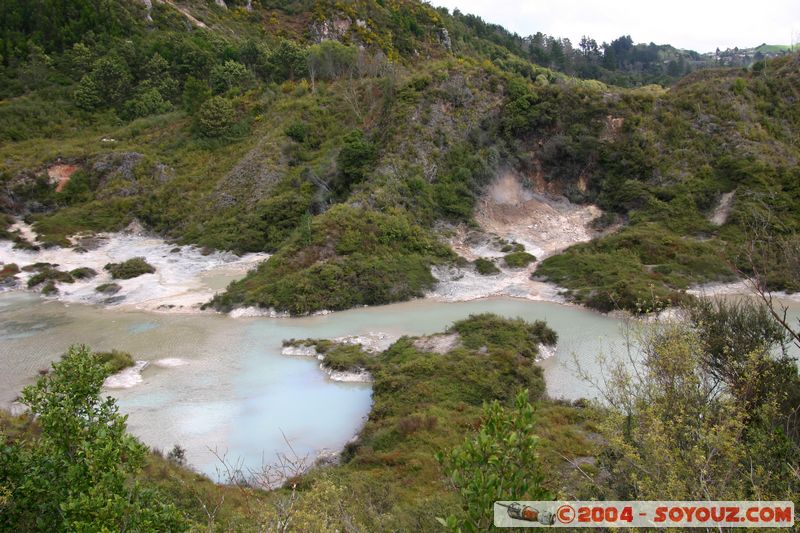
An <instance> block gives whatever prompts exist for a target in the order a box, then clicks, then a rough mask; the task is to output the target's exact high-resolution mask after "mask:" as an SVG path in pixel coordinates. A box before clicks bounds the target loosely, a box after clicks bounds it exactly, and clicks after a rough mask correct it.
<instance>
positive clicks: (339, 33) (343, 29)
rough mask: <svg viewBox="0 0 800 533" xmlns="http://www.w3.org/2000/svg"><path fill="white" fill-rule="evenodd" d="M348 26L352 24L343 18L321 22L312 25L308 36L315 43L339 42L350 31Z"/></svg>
mask: <svg viewBox="0 0 800 533" xmlns="http://www.w3.org/2000/svg"><path fill="white" fill-rule="evenodd" d="M350 26H352V22H350V20H349V19H345V18H340V19H329V20H323V21H320V22H315V23H314V24H312V25H311V28H310V29H309V34H310V35H311V40H313V41H314V42H315V43H321V42H322V41H340V40H342V38H343V37H344V36H346V35H347V33H348V32H349V31H350Z"/></svg>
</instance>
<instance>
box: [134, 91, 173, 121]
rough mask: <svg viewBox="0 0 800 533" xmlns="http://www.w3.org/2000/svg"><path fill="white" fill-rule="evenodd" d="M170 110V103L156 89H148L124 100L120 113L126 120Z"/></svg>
mask: <svg viewBox="0 0 800 533" xmlns="http://www.w3.org/2000/svg"><path fill="white" fill-rule="evenodd" d="M171 110H172V103H171V102H170V101H169V100H164V98H163V97H162V96H161V93H160V92H159V91H158V89H155V88H153V89H148V90H146V91H144V92H141V93H140V94H138V95H137V96H136V97H135V98H133V99H131V100H128V101H127V102H125V105H124V106H123V107H122V114H123V116H124V117H125V118H127V119H128V120H132V119H135V118H139V117H146V116H148V115H159V114H161V113H166V112H167V111H171Z"/></svg>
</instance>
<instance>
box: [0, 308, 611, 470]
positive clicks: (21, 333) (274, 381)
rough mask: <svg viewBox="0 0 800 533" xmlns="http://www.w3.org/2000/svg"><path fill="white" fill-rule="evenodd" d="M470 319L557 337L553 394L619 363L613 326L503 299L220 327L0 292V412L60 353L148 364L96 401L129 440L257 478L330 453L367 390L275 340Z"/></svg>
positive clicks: (425, 329) (356, 418)
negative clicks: (493, 319) (110, 411)
mask: <svg viewBox="0 0 800 533" xmlns="http://www.w3.org/2000/svg"><path fill="white" fill-rule="evenodd" d="M481 312H494V313H498V314H501V315H505V316H509V317H517V316H519V317H522V318H525V319H526V320H535V319H544V320H547V321H548V323H549V324H550V325H551V326H552V327H553V328H554V329H555V330H556V331H557V332H558V334H559V336H560V341H559V344H558V349H557V351H556V353H555V355H554V356H552V357H550V358H549V359H546V360H545V361H543V362H542V363H541V364H542V366H543V367H544V368H545V373H546V376H547V383H548V392H549V393H550V394H551V395H552V396H556V397H565V398H579V397H585V396H594V391H593V390H592V388H591V387H590V386H589V385H588V384H586V383H584V382H582V381H581V380H580V379H578V378H577V377H576V376H575V375H574V374H573V373H572V371H571V370H570V368H571V367H572V365H573V358H574V357H577V358H578V359H580V360H582V361H583V362H584V363H585V364H586V366H587V367H588V368H589V369H590V370H591V368H593V367H594V366H593V365H595V364H596V363H595V356H596V355H597V354H598V353H599V352H600V351H605V352H611V351H614V350H615V348H616V351H617V352H620V353H621V340H622V337H621V330H620V325H621V322H620V321H619V320H616V319H613V318H609V317H606V316H603V315H599V314H597V313H593V312H590V311H586V310H584V309H581V308H578V307H572V306H564V305H559V304H554V303H546V302H533V301H526V300H518V299H510V298H497V299H485V300H475V301H471V302H460V303H444V302H433V301H429V300H417V301H413V302H406V303H402V304H395V305H387V306H382V307H373V308H362V309H355V310H350V311H344V312H340V313H332V314H328V315H321V316H312V317H304V318H264V317H258V318H231V317H228V316H224V315H216V314H166V313H153V312H146V311H138V310H123V309H105V308H101V307H99V306H90V305H76V304H69V303H64V302H59V301H53V300H43V299H42V298H40V297H39V296H38V295H35V294H31V293H22V292H6V293H0V354H2V355H0V357H1V358H2V359H0V366H1V367H2V372H0V402H2V404H3V406H4V407H6V408H7V407H9V406H11V402H13V400H14V398H15V397H16V395H17V394H18V393H19V391H20V390H21V388H22V387H23V386H25V385H27V384H29V383H32V382H33V381H34V380H35V377H36V375H37V371H38V370H39V369H42V368H47V367H48V366H49V365H50V362H52V361H54V360H55V359H57V358H58V357H59V355H60V354H62V353H63V352H64V351H65V350H66V349H67V348H68V347H69V345H71V344H74V343H83V344H87V345H89V346H91V347H92V348H93V349H97V350H110V349H112V348H116V349H120V350H125V351H128V352H130V353H131V354H133V355H134V357H135V358H136V359H137V360H141V361H147V363H148V364H147V365H146V366H145V367H144V369H143V370H142V371H141V373H140V374H137V373H135V372H131V373H129V375H128V376H126V377H127V378H128V379H127V380H126V379H123V380H120V381H121V382H120V383H117V385H123V386H124V385H128V387H127V388H107V389H106V391H107V392H108V394H110V395H112V396H114V397H115V398H117V400H118V401H119V404H120V407H121V410H122V412H124V413H126V414H128V415H129V418H128V426H129V430H130V431H131V432H132V433H133V434H134V435H136V436H137V437H139V438H140V439H141V440H142V441H143V442H145V443H146V444H147V445H149V446H152V447H157V448H161V449H163V450H169V449H170V448H172V446H173V445H174V444H180V445H181V446H183V447H184V448H186V450H187V458H188V460H189V463H190V464H191V465H192V466H194V467H195V468H196V469H198V470H200V471H201V472H204V473H206V474H208V475H210V476H212V477H214V478H217V469H218V468H219V467H220V466H221V465H220V463H219V461H218V459H217V455H220V456H225V457H226V461H227V462H230V463H235V464H241V465H243V466H245V467H250V468H258V467H259V466H260V465H261V464H262V463H267V464H271V463H273V462H274V459H275V454H276V453H287V452H288V451H289V450H288V445H287V442H286V441H288V442H289V443H290V444H291V446H292V448H294V450H295V451H296V452H297V453H298V454H300V455H305V454H309V455H311V456H314V455H316V454H318V453H320V452H323V451H325V450H329V451H337V450H339V449H341V448H342V447H343V446H344V445H345V444H346V443H347V441H348V440H350V439H351V438H352V437H353V436H354V435H355V434H356V433H357V432H358V430H359V429H360V427H361V425H362V424H363V422H364V420H365V417H366V416H367V414H368V413H369V409H370V405H371V400H370V394H371V392H370V387H369V385H367V384H360V383H340V382H333V381H331V380H330V379H329V378H328V377H327V375H326V374H325V373H324V372H322V371H321V370H320V369H319V367H318V362H317V361H316V360H313V359H308V358H303V357H287V356H284V355H281V354H280V350H281V342H282V341H283V340H284V339H288V338H305V337H326V338H330V337H338V336H344V335H362V334H368V333H370V332H381V333H387V334H390V335H404V334H408V335H419V334H426V333H434V332H437V331H440V330H442V329H444V328H445V327H447V326H448V325H449V324H451V323H452V322H453V321H455V320H458V319H461V318H465V317H467V316H469V315H470V314H474V313H481ZM138 380H140V381H139V382H138V383H137V381H138ZM284 436H285V439H284Z"/></svg>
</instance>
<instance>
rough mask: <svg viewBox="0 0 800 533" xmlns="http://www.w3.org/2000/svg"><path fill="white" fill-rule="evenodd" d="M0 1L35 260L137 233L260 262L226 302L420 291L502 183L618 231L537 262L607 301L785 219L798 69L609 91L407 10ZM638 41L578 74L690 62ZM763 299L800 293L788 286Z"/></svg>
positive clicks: (589, 296) (15, 191) (548, 45)
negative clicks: (89, 240) (769, 218)
mask: <svg viewBox="0 0 800 533" xmlns="http://www.w3.org/2000/svg"><path fill="white" fill-rule="evenodd" d="M6 6H7V9H5V10H4V15H7V16H4V18H3V19H2V22H0V24H2V26H0V35H2V39H3V41H2V42H3V43H4V44H3V46H4V48H3V58H2V59H3V68H2V71H0V76H1V77H2V82H1V83H0V87H2V89H0V90H1V91H2V97H3V100H2V101H0V140H2V143H0V162H2V163H0V164H1V165H2V166H1V167H0V172H1V173H2V174H0V208H1V209H2V210H3V212H4V213H5V214H6V215H13V216H19V217H23V218H25V219H26V220H28V221H30V222H33V223H35V228H36V230H37V231H38V232H39V234H40V237H41V239H42V241H43V243H44V245H63V246H67V245H70V241H69V239H68V237H69V236H70V235H73V234H75V233H76V232H86V231H89V232H91V231H105V230H119V229H122V228H124V227H125V226H126V225H127V224H129V223H130V222H131V221H133V220H134V219H135V220H138V221H139V222H141V223H142V224H143V225H144V226H145V227H146V228H148V229H150V230H152V231H155V232H158V233H160V234H162V235H164V236H165V237H168V238H171V239H175V240H177V241H178V242H182V243H194V244H198V245H200V246H203V247H207V248H209V249H228V250H233V251H235V252H249V251H268V252H271V253H273V254H274V255H273V257H272V258H271V259H270V260H269V261H267V262H265V263H264V264H263V265H261V266H260V267H259V269H258V270H257V271H255V272H253V273H251V274H250V275H249V276H248V277H247V278H245V279H244V280H242V281H241V282H237V283H234V284H233V285H232V286H231V287H230V288H229V290H228V291H227V292H226V293H225V294H223V295H221V296H219V297H218V298H216V299H215V301H214V305H215V306H216V307H218V308H220V309H230V308H231V307H233V306H238V305H259V306H264V307H274V308H276V309H278V310H286V311H290V312H294V313H306V312H313V311H317V310H320V309H345V308H348V307H352V306H355V305H362V304H380V303H386V302H392V301H398V300H404V299H408V298H411V297H415V296H420V295H422V294H424V293H425V292H426V291H428V290H430V289H431V288H433V287H434V286H435V284H436V279H434V278H433V276H432V275H431V267H432V266H435V265H447V264H459V263H460V262H461V261H462V260H461V259H459V258H458V257H457V256H456V255H455V253H454V252H453V251H452V250H451V249H450V248H449V247H448V246H447V245H446V244H444V239H443V237H444V233H446V231H447V228H448V227H449V228H452V227H454V226H455V225H458V224H472V223H473V215H474V210H475V208H476V205H477V199H478V198H479V197H480V196H481V194H482V193H483V191H484V190H485V189H486V186H487V185H488V184H489V183H491V182H492V181H493V180H494V178H495V177H496V176H497V175H498V174H499V173H501V172H506V171H509V170H511V171H513V172H515V173H516V174H518V175H519V176H521V177H522V178H523V179H524V180H525V181H526V182H527V183H528V185H529V186H531V187H535V186H541V185H542V184H546V188H547V189H548V190H549V191H551V192H554V193H559V194H562V195H564V196H566V197H568V198H569V199H571V200H572V201H574V202H578V203H595V204H597V205H598V206H599V207H600V208H602V209H603V210H604V211H605V213H606V214H605V215H604V217H603V218H602V219H601V220H599V221H598V222H597V224H598V227H614V228H621V229H619V230H618V231H617V232H616V233H614V234H612V235H609V236H607V237H604V238H602V239H600V240H598V241H596V242H592V243H589V244H584V245H578V246H575V247H573V248H571V249H569V250H567V251H566V252H565V253H564V254H561V255H557V256H554V257H551V258H549V259H548V260H546V261H545V262H544V263H543V264H542V265H541V266H540V267H539V272H538V274H539V275H540V276H543V277H546V278H548V279H550V280H553V281H556V282H558V283H559V284H561V285H563V286H565V287H567V288H569V289H570V290H571V296H572V297H573V298H575V299H576V300H578V301H582V302H586V303H588V304H589V305H592V306H594V307H597V308H600V309H611V308H614V307H623V308H627V309H637V308H638V307H639V305H640V304H641V303H642V302H644V303H645V304H646V305H663V304H665V303H666V302H667V301H670V300H674V299H677V298H680V297H681V291H682V290H683V289H685V288H686V287H688V286H689V285H690V284H692V283H699V282H705V281H714V280H727V279H731V278H732V276H733V269H734V267H740V268H747V267H748V265H746V264H741V263H739V262H737V261H738V259H737V258H738V257H739V252H740V251H741V247H742V245H743V244H744V243H745V241H746V234H745V230H746V228H747V227H748V224H749V223H748V220H750V219H751V218H752V217H753V216H754V215H756V214H757V213H759V212H760V210H761V209H762V206H764V205H766V206H768V207H769V209H771V210H772V211H773V212H774V213H777V214H780V216H781V217H782V220H783V223H784V225H785V227H784V229H783V230H781V231H784V230H785V231H786V232H790V231H791V230H793V228H795V226H796V225H797V224H798V223H800V213H798V212H797V210H796V209H795V207H794V206H797V205H800V204H798V200H800V198H798V197H797V194H798V192H797V189H796V187H795V184H796V183H798V179H797V178H798V174H797V172H798V170H797V168H798V166H797V161H798V160H800V153H799V152H798V142H799V141H798V135H797V131H798V130H799V129H800V116H799V115H798V113H799V111H798V109H799V107H798V105H797V102H798V87H800V83H798V81H799V80H798V72H799V71H800V68H798V61H800V60H798V56H797V55H786V56H784V57H780V58H776V59H773V60H770V61H769V62H768V63H764V62H763V61H762V62H760V63H756V64H755V65H754V66H753V68H751V69H747V70H743V69H706V70H699V71H695V72H693V73H691V74H690V75H689V76H687V77H684V78H682V79H681V80H680V81H679V82H678V83H677V84H675V85H674V87H673V88H672V89H670V90H664V89H663V88H661V87H658V86H652V85H651V86H646V87H641V88H622V87H616V86H612V85H607V84H605V83H603V82H600V81H597V80H581V79H577V78H574V77H571V76H569V75H567V74H565V72H567V73H568V72H570V68H573V67H574V66H575V65H577V63H576V64H573V67H569V65H568V64H566V63H565V64H560V63H558V62H557V61H555V60H554V57H555V56H553V52H554V51H556V50H558V49H559V48H558V47H559V46H561V45H564V42H563V41H562V42H561V45H558V44H555V43H557V42H558V40H552V39H551V38H549V37H548V38H545V37H542V39H544V40H543V41H541V42H540V40H537V39H538V38H534V39H533V40H530V41H526V40H525V39H518V38H516V37H515V36H513V35H510V34H508V32H505V30H502V29H499V28H497V27H494V26H491V25H487V24H485V23H484V22H482V21H480V19H477V18H476V17H470V16H467V15H462V14H460V13H454V14H452V15H451V14H448V13H447V12H446V11H444V10H441V9H434V8H432V7H430V6H429V5H427V4H425V3H420V2H416V1H412V0H396V1H393V2H375V1H368V0H361V1H357V2H352V3H347V4H341V3H338V2H332V1H323V2H312V1H299V0H298V1H294V2H289V3H286V2H277V1H269V0H261V1H260V2H256V1H255V0H254V1H253V2H246V1H237V2H234V1H230V0H229V1H227V3H225V2H216V1H212V0H209V1H205V0H192V1H186V2H171V1H170V2H159V1H156V0H153V1H152V2H142V3H139V2H127V1H126V2H122V1H117V0H68V1H58V2H56V1H54V0H38V2H37V9H35V10H34V9H29V7H30V4H29V3H28V2H23V1H21V0H14V1H11V0H9V2H7V3H6ZM39 8H40V9H39ZM534 37H535V36H534ZM526 42H527V44H525V43H526ZM541 43H544V44H541ZM615 43H616V44H615ZM540 44H541V46H540ZM595 44H596V43H595ZM653 46H655V45H652V46H650V45H646V46H644V45H633V42H632V40H630V39H629V38H624V39H621V40H618V41H614V43H611V44H610V45H609V48H607V49H605V48H604V50H606V52H607V53H604V54H602V55H601V56H597V55H596V47H595V46H594V45H593V44H592V43H591V40H589V39H587V40H586V41H585V42H584V43H582V48H581V49H582V50H584V52H582V53H581V56H582V57H583V59H581V61H583V63H581V64H582V65H584V66H587V65H595V66H598V65H597V62H598V61H600V66H599V67H598V68H601V69H605V70H600V71H599V72H600V73H601V74H602V75H601V76H599V77H600V78H602V79H606V78H607V76H606V74H608V73H614V72H615V73H616V74H614V76H616V75H620V76H622V78H624V79H622V78H620V80H621V83H622V82H624V84H626V85H628V84H633V85H637V84H639V83H644V82H646V81H647V82H649V81H652V78H651V77H650V74H647V72H649V70H648V68H649V67H646V65H648V64H649V65H651V66H653V68H655V65H659V67H658V69H663V68H666V69H667V70H669V65H670V64H671V63H670V62H671V61H673V60H674V61H676V62H680V58H681V57H684V56H686V54H687V53H685V52H682V51H677V50H675V49H673V48H671V47H655V48H653ZM615 47H616V48H615ZM617 48H618V49H619V50H618V51H615V52H614V54H616V56H615V60H614V61H613V62H611V61H610V60H609V59H608V54H610V53H611V52H610V50H617ZM688 54H689V55H688V56H686V57H689V56H691V53H688ZM572 57H573V58H574V57H577V56H572ZM669 57H673V58H677V59H669V60H668V58H669ZM648 58H649V59H648ZM532 60H533V61H532ZM665 61H666V63H665ZM603 62H606V63H607V64H606V66H605V67H603V66H602V63H603ZM543 65H545V66H543ZM687 65H688V63H687ZM548 66H549V67H555V68H549V67H548ZM575 68H577V67H575ZM687 69H688V67H687ZM659 72H662V70H659ZM662 73H663V72H662ZM676 73H677V72H676ZM653 75H656V73H655V71H654V72H653ZM659 75H660V74H659ZM631 76H633V78H631ZM612 79H617V78H614V77H613V76H612ZM55 164H60V165H67V166H68V167H69V168H70V169H72V170H71V172H72V171H74V173H71V174H69V176H67V177H64V175H63V173H60V174H58V175H56V174H55V173H54V172H53V171H50V172H49V170H50V169H51V168H52V167H53V165H55ZM62 171H63V167H62ZM49 174H52V175H53V176H56V177H51V176H50V175H49ZM56 182H58V183H59V184H60V185H59V186H58V189H56V187H57V183H56ZM537 184H539V185H537ZM730 192H735V195H734V196H733V197H728V196H726V198H734V199H733V200H731V202H732V204H731V205H730V214H729V216H728V217H727V218H725V220H724V223H723V224H722V225H715V224H714V223H712V222H710V218H711V216H712V214H713V211H714V210H715V209H716V208H717V207H718V203H719V201H720V199H721V198H723V196H722V195H723V194H724V193H730ZM4 220H7V221H8V223H10V221H11V219H10V218H9V217H8V216H6V217H4ZM4 225H5V224H4ZM4 231H5V232H6V237H8V238H12V239H16V240H17V241H18V244H19V245H20V246H24V245H25V244H24V242H22V241H23V240H24V239H22V237H21V236H20V235H15V234H9V233H8V230H7V229H6V230H4ZM776 231H777V229H776ZM771 283H772V284H773V286H774V287H775V288H783V289H786V290H796V289H797V287H796V285H795V284H796V280H793V279H792V278H791V276H790V275H789V274H788V273H786V272H784V273H780V272H779V273H776V274H775V276H774V277H773V278H772V279H771Z"/></svg>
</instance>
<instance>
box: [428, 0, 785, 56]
mask: <svg viewBox="0 0 800 533" xmlns="http://www.w3.org/2000/svg"><path fill="white" fill-rule="evenodd" d="M429 1H430V3H431V4H432V5H434V6H444V7H447V8H448V9H450V11H452V10H453V8H456V7H457V8H458V9H459V10H461V12H462V13H472V14H474V15H478V16H480V17H481V18H482V19H484V20H486V21H488V22H493V23H495V24H500V25H501V26H504V27H506V28H507V29H508V30H510V31H512V32H517V33H518V34H520V35H531V34H534V33H536V32H537V31H541V32H542V33H546V34H548V35H554V36H557V37H569V38H570V40H571V41H572V42H573V44H575V45H577V43H578V41H579V40H580V38H581V36H582V35H589V36H590V37H593V38H594V39H596V40H597V42H598V44H600V43H602V42H603V41H611V40H612V39H616V38H617V37H619V36H620V35H630V36H631V37H633V40H634V42H636V43H640V42H645V43H649V42H655V43H656V44H671V45H673V46H676V47H678V48H687V49H692V50H697V51H698V52H713V51H714V50H715V49H716V48H717V47H720V48H721V49H723V50H724V49H725V48H728V47H730V48H733V47H734V46H739V47H743V48H747V47H751V46H757V45H759V44H761V43H763V42H766V43H767V44H792V42H791V41H792V37H793V36H794V41H795V42H797V41H798V40H800V0H765V1H764V0H762V1H755V2H754V1H752V0H750V1H747V2H744V1H741V0H668V1H661V2H648V1H644V0H605V1H603V2H598V1H591V0H584V1H581V0H429Z"/></svg>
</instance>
